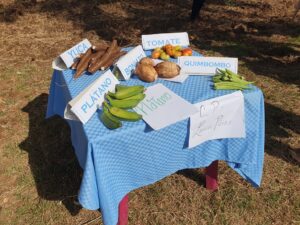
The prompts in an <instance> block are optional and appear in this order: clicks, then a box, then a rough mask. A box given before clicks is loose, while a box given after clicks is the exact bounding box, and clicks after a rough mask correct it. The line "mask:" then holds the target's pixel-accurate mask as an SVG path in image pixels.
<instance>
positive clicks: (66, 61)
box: [52, 39, 92, 70]
mask: <svg viewBox="0 0 300 225" xmlns="http://www.w3.org/2000/svg"><path fill="white" fill-rule="evenodd" d="M91 46H92V45H91V43H90V42H89V40H88V39H84V40H83V41H81V42H79V43H78V44H77V45H75V46H73V47H72V48H70V49H68V50H67V51H65V52H63V53H62V54H60V55H59V57H57V58H56V59H55V60H54V61H53V62H52V67H53V69H57V70H63V69H67V68H69V67H70V66H72V64H73V63H74V59H75V58H76V57H77V56H78V55H80V54H82V53H85V52H86V51H87V50H88V49H89V48H90V47H91Z"/></svg>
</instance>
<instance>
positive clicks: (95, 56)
mask: <svg viewBox="0 0 300 225" xmlns="http://www.w3.org/2000/svg"><path fill="white" fill-rule="evenodd" d="M105 51H106V49H103V50H99V51H97V52H95V53H93V54H92V56H91V59H90V61H89V66H90V65H91V64H92V63H94V62H95V61H96V60H97V59H100V58H101V57H102V56H103V54H104V53H105Z"/></svg>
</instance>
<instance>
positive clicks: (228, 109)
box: [189, 91, 246, 148]
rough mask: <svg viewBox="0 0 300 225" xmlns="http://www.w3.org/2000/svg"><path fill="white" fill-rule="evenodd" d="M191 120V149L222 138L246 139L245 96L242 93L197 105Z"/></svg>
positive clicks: (237, 92) (238, 92)
mask: <svg viewBox="0 0 300 225" xmlns="http://www.w3.org/2000/svg"><path fill="white" fill-rule="evenodd" d="M195 106H196V107H197V108H198V112H197V113H196V114H194V115H192V116H191V118H190V136H189V148H193V147H195V146H197V145H199V144H201V143H203V142H205V141H208V140H214V139H220V138H245V137H246V133H245V121H244V96H243V94H242V92H241V91H236V92H234V93H232V94H228V95H224V96H221V97H217V98H213V99H209V100H206V101H203V102H200V103H197V104H195Z"/></svg>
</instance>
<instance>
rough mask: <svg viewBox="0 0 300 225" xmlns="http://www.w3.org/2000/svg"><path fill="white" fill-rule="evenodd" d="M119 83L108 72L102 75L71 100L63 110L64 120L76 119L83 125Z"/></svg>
mask: <svg viewBox="0 0 300 225" xmlns="http://www.w3.org/2000/svg"><path fill="white" fill-rule="evenodd" d="M118 83H119V81H118V80H117V78H116V77H115V76H114V75H113V74H112V72H111V71H110V70H108V71H106V72H105V73H104V74H102V75H101V76H100V77H99V78H98V79H97V80H96V81H94V82H93V83H92V84H91V85H90V86H88V87H87V88H86V89H85V90H84V91H82V92H81V93H80V94H79V95H78V96H77V97H75V98H74V99H73V100H71V101H70V102H69V103H68V105H67V107H66V109H65V115H64V116H65V118H66V119H76V118H78V119H79V120H80V121H81V122H82V123H83V124H85V123H86V122H87V121H88V120H89V119H90V118H91V117H92V115H93V114H94V113H95V112H96V110H97V108H98V107H99V106H101V104H102V102H103V101H104V95H105V94H106V93H107V92H108V91H112V92H114V90H115V86H116V84H118Z"/></svg>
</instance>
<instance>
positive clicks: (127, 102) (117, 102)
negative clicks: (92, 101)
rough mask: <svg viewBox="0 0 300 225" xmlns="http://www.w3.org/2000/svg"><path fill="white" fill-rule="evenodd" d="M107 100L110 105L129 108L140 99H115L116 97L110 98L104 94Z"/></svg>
mask: <svg viewBox="0 0 300 225" xmlns="http://www.w3.org/2000/svg"><path fill="white" fill-rule="evenodd" d="M106 98H107V100H108V101H109V103H110V104H111V105H112V106H115V107H118V108H121V109H131V108H133V107H136V106H137V105H138V104H139V102H140V100H138V99H129V100H128V99H127V98H125V99H123V100H117V99H112V98H111V97H110V96H109V95H106Z"/></svg>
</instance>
